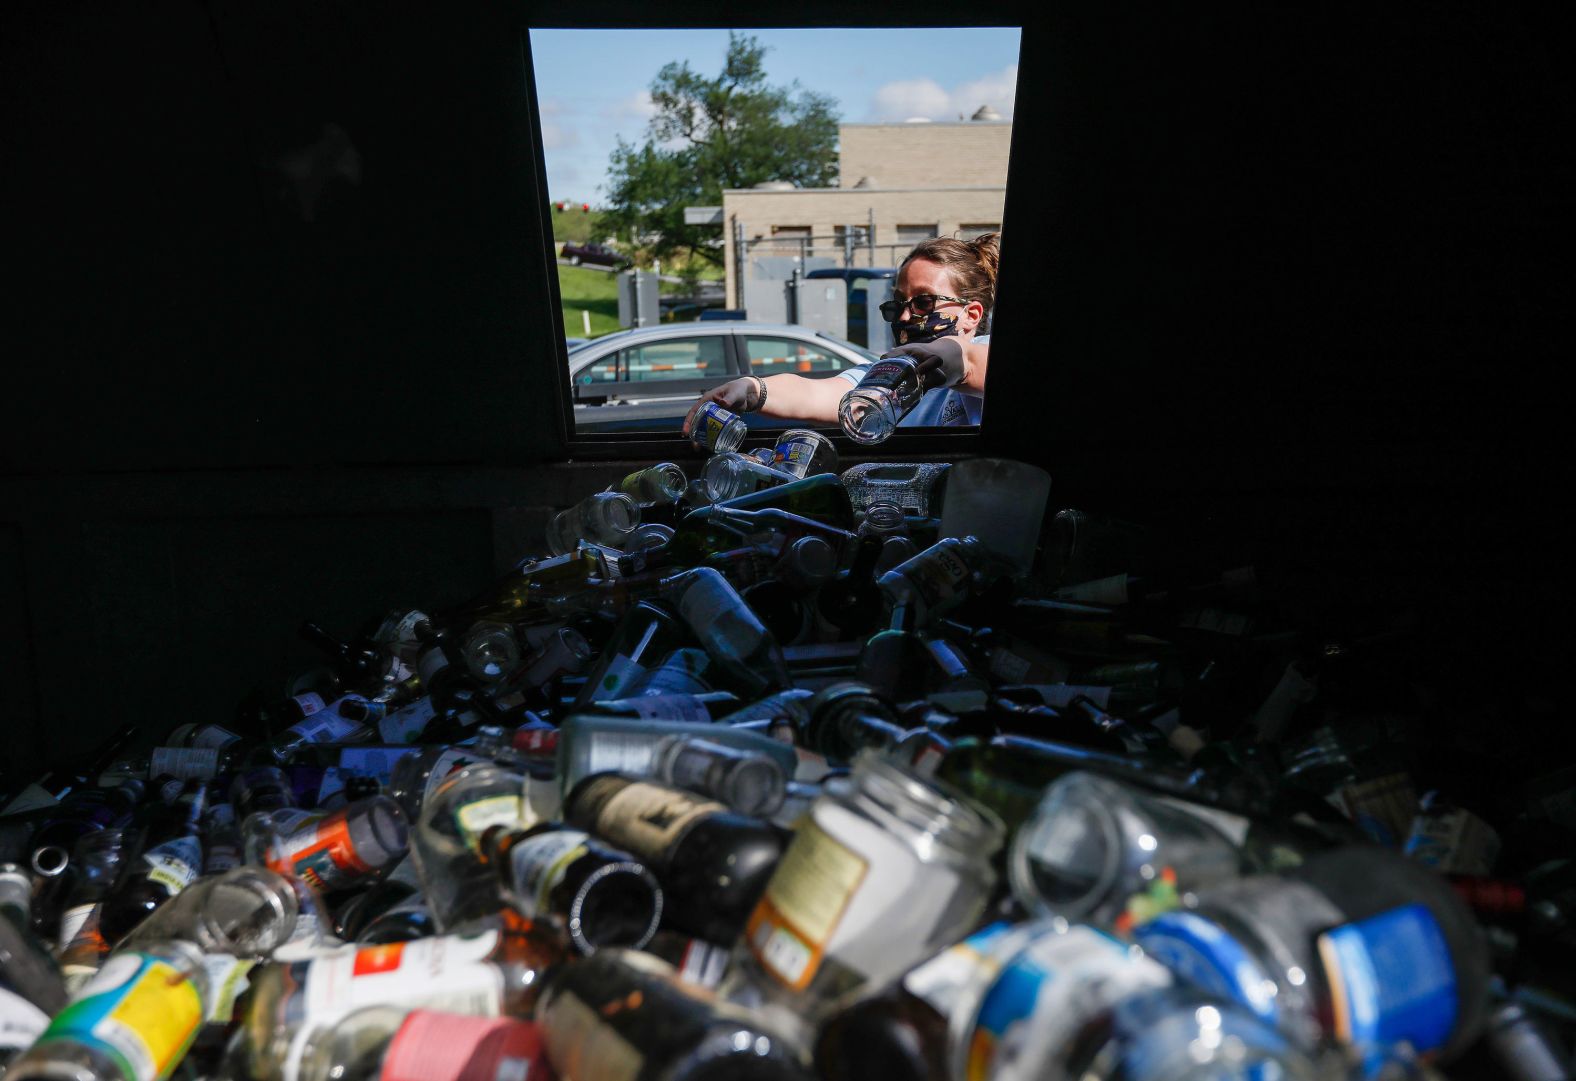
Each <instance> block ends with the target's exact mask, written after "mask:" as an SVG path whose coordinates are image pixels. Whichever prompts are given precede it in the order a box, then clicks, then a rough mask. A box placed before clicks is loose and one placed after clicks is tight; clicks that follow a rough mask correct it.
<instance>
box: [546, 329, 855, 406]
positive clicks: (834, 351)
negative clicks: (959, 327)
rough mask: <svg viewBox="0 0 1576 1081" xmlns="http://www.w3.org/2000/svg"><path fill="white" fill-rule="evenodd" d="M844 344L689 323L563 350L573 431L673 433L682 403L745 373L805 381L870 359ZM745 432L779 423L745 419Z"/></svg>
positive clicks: (797, 333) (822, 337)
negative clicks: (800, 377)
mask: <svg viewBox="0 0 1576 1081" xmlns="http://www.w3.org/2000/svg"><path fill="white" fill-rule="evenodd" d="M874 359H875V354H873V353H871V352H869V351H868V350H866V349H861V348H860V347H859V346H857V345H854V344H853V343H852V342H847V341H844V340H843V339H841V338H834V337H832V336H831V335H830V334H823V333H822V332H820V331H817V330H811V329H810V328H808V327H801V326H794V325H793V324H789V323H759V322H747V321H745V322H732V321H716V322H696V323H682V324H668V325H661V326H655V327H644V328H641V329H638V330H623V331H619V332H617V333H615V334H608V335H605V336H603V337H601V338H595V339H593V340H591V341H590V342H588V343H586V344H585V345H582V346H579V347H577V348H574V349H571V350H570V351H569V380H570V385H571V386H572V387H573V394H574V408H575V427H576V430H577V431H581V432H586V431H593V432H594V431H613V430H618V429H621V428H626V429H642V430H646V431H652V430H657V431H663V430H673V431H677V429H678V426H679V425H680V424H681V423H682V422H683V420H684V415H685V413H687V412H688V411H689V407H690V405H691V404H692V403H693V402H694V401H695V399H696V398H697V397H699V396H700V395H701V394H702V393H704V392H705V391H707V390H710V389H711V388H712V387H714V386H716V385H717V384H719V383H725V382H727V381H728V380H729V379H736V378H738V377H739V376H741V375H744V374H746V373H748V374H753V375H763V376H764V375H776V374H778V373H779V372H793V373H795V374H798V375H804V376H808V377H810V378H812V379H819V378H826V377H829V376H833V375H836V374H837V373H838V372H840V371H842V370H843V369H845V368H849V367H852V366H853V365H856V364H861V363H864V362H866V361H870V360H874ZM745 419H746V421H747V422H749V423H750V424H751V426H752V427H759V426H771V425H772V424H774V423H775V424H777V425H778V426H782V424H781V422H772V421H766V420H764V419H762V418H759V417H755V416H754V415H753V414H752V415H750V416H747V417H746V418H745Z"/></svg>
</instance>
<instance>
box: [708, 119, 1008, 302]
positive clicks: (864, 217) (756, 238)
mask: <svg viewBox="0 0 1576 1081" xmlns="http://www.w3.org/2000/svg"><path fill="white" fill-rule="evenodd" d="M975 116H976V119H974V120H970V121H962V122H958V123H915V122H910V123H900V124H843V125H841V126H840V127H839V129H838V172H839V177H838V181H839V182H838V186H837V187H835V188H795V187H792V186H790V185H786V184H770V183H768V184H761V185H757V186H756V187H754V188H731V189H728V190H726V191H724V192H723V194H722V207H721V212H720V214H719V215H716V216H714V217H713V218H712V220H715V221H718V222H719V223H720V224H721V225H722V227H723V239H724V241H725V244H724V247H725V249H726V253H727V255H726V266H727V282H728V305H729V306H730V307H738V306H740V299H739V298H740V291H739V288H738V267H737V264H738V260H739V258H740V254H741V251H743V252H746V253H749V254H772V255H797V254H808V255H830V256H834V257H837V258H839V259H842V258H844V257H845V256H846V257H849V258H851V261H852V262H853V263H854V265H857V266H892V265H895V264H896V263H897V262H898V261H899V260H900V259H901V258H902V257H903V255H904V254H906V253H907V251H908V249H910V248H912V247H913V246H914V244H916V243H917V242H919V241H920V240H923V239H925V238H927V237H932V236H950V235H954V234H956V235H958V236H963V237H973V236H975V235H977V234H979V233H983V232H989V231H992V230H997V229H1000V228H1001V218H1002V208H1003V206H1004V204H1005V202H1006V194H1007V151H1008V146H1009V144H1010V142H1011V138H1012V124H1011V122H1010V121H1003V120H997V119H994V118H993V117H994V113H991V112H990V111H989V110H987V109H981V110H980V112H979V113H976V114H975ZM746 258H748V254H747V255H746Z"/></svg>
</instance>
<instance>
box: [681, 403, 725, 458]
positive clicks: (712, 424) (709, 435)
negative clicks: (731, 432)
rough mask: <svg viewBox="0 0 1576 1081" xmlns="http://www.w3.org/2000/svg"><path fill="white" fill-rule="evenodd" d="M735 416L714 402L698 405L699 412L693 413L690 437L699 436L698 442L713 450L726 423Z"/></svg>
mask: <svg viewBox="0 0 1576 1081" xmlns="http://www.w3.org/2000/svg"><path fill="white" fill-rule="evenodd" d="M736 419H737V418H736V417H735V416H734V415H733V414H732V413H730V412H728V411H727V410H726V409H724V408H723V407H722V406H720V405H718V404H717V403H716V402H707V403H706V404H705V405H703V406H701V407H700V412H699V413H697V414H696V415H695V423H694V425H693V426H692V427H691V429H690V432H691V439H693V438H694V437H695V436H696V435H699V436H700V442H701V444H702V445H703V446H705V447H706V448H707V449H708V450H715V449H716V446H717V440H719V439H721V438H722V433H723V432H724V431H726V430H727V427H728V424H729V423H730V422H732V421H734V420H736Z"/></svg>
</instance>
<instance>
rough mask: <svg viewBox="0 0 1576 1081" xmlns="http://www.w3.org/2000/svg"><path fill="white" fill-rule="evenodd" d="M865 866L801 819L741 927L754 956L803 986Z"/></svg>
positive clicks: (812, 973) (792, 983)
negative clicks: (770, 877) (745, 924)
mask: <svg viewBox="0 0 1576 1081" xmlns="http://www.w3.org/2000/svg"><path fill="white" fill-rule="evenodd" d="M868 869H869V864H868V863H867V862H866V861H865V859H864V858H863V857H862V856H860V855H859V854H858V853H857V852H853V851H851V850H849V849H848V848H846V847H845V846H843V845H842V844H840V843H839V842H838V841H836V840H835V839H834V838H832V837H831V835H829V834H828V833H827V832H826V831H825V830H823V829H822V828H821V827H820V826H819V825H817V824H816V823H815V822H814V820H808V821H806V822H805V823H804V824H803V825H802V826H801V827H800V828H799V832H798V833H797V834H795V835H794V839H793V843H792V844H790V845H789V846H788V851H787V852H785V853H784V854H783V858H782V862H781V863H779V864H778V865H777V870H776V871H775V872H774V873H773V874H772V879H771V882H769V883H768V884H767V886H766V895H765V896H764V897H762V898H761V900H760V903H759V904H757V905H756V906H755V911H754V912H753V913H752V914H751V915H750V920H749V925H748V926H747V927H746V928H745V937H746V940H747V941H748V942H749V944H750V948H751V950H752V952H753V953H754V954H755V956H756V959H757V960H759V961H760V962H761V964H762V965H764V966H765V967H766V969H767V970H768V971H769V972H771V973H772V974H773V975H775V976H776V977H777V978H778V979H780V980H782V981H783V982H784V983H786V984H787V985H788V986H790V987H792V988H794V989H795V990H803V989H804V988H805V987H807V986H808V985H809V983H810V981H811V980H812V979H813V978H814V977H815V973H816V970H817V969H819V968H820V967H821V959H822V957H823V956H824V955H825V952H826V944H827V942H828V941H829V940H830V939H831V937H832V932H833V931H834V930H836V928H837V923H838V921H839V920H841V919H842V918H843V913H844V912H845V911H846V910H847V908H848V903H849V902H850V901H851V900H853V896H854V894H855V892H857V891H858V889H859V885H860V883H861V882H863V881H864V878H865V872H866V871H867V870H868Z"/></svg>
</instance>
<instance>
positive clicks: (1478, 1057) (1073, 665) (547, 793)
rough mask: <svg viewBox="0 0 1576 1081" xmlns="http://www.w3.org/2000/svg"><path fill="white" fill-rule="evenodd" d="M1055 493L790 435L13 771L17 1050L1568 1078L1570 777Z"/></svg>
mask: <svg viewBox="0 0 1576 1081" xmlns="http://www.w3.org/2000/svg"><path fill="white" fill-rule="evenodd" d="M733 419H734V418H729V417H726V416H723V417H721V418H715V417H714V418H711V421H714V423H713V422H708V423H707V424H701V425H697V437H696V438H697V444H698V445H700V446H702V447H703V449H705V450H707V451H711V450H714V449H715V447H716V446H717V445H718V444H719V442H720V444H721V445H723V446H728V447H732V448H738V447H739V446H740V445H741V443H742V438H743V432H742V431H740V430H737V429H736V428H735V427H732V426H730V424H731V421H732V420H733ZM1048 492H1049V478H1048V477H1047V476H1046V475H1045V474H1044V473H1043V472H1042V471H1041V470H1039V469H1036V468H1034V467H1032V466H1028V465H1024V464H1022V463H1017V462H1010V461H1001V460H990V459H973V460H966V461H962V462H958V463H956V464H952V465H948V464H941V463H910V464H902V463H885V464H879V465H862V466H856V467H853V468H850V469H847V470H845V471H843V472H841V473H840V474H839V472H838V471H837V469H836V461H835V454H834V452H833V450H832V447H831V445H830V444H829V443H827V441H826V440H825V439H824V438H823V437H821V436H820V435H818V434H817V433H814V432H809V431H790V432H787V433H784V434H783V435H782V436H780V437H779V438H777V439H776V440H775V442H774V444H773V446H772V447H770V448H765V449H763V450H762V451H761V452H758V453H746V452H743V451H741V450H739V449H728V450H724V451H721V452H718V453H715V454H711V455H710V457H709V458H707V460H706V461H705V462H704V467H703V468H702V469H700V470H699V471H698V473H697V475H696V476H695V477H694V479H691V478H690V477H689V476H687V475H686V473H685V472H684V471H683V470H682V469H681V468H679V467H678V466H676V465H673V464H668V463H665V464H661V465H657V466H653V467H651V468H649V469H643V470H641V471H639V472H637V473H634V474H632V475H631V476H629V477H628V478H626V479H625V480H624V481H623V482H622V484H620V485H618V486H616V487H615V488H613V489H610V490H609V491H606V492H600V493H596V494H593V495H590V496H589V497H587V498H586V499H585V500H584V501H583V502H581V503H579V504H578V505H576V506H574V507H572V508H570V509H568V510H566V511H565V512H564V513H562V514H561V515H559V516H558V517H557V518H556V519H555V520H554V521H553V522H552V524H551V527H550V529H549V531H548V538H547V545H548V548H549V551H547V552H544V553H542V554H541V555H539V556H533V557H531V558H527V559H525V560H523V561H521V562H520V563H519V564H518V566H517V567H516V568H515V569H514V570H513V572H512V573H510V574H509V575H507V576H506V577H504V578H503V579H502V580H501V581H499V582H497V583H496V584H495V585H494V586H492V587H491V588H490V589H488V590H487V591H485V592H484V593H483V594H482V595H480V596H477V597H474V598H472V599H471V600H469V601H468V602H466V603H464V604H460V605H453V606H449V607H448V609H447V610H442V611H438V610H434V611H431V612H423V611H414V610H412V611H394V612H391V613H389V614H388V615H387V617H386V618H379V619H376V620H373V621H372V622H371V623H369V625H368V626H367V627H366V628H365V629H364V631H363V633H361V634H359V635H357V636H356V637H354V638H353V639H352V640H351V641H349V642H342V641H339V640H337V639H336V638H334V637H332V636H331V635H329V634H327V633H326V632H324V631H323V630H322V629H320V628H318V627H316V626H313V625H306V626H304V627H303V628H302V630H303V634H304V635H305V636H306V637H307V638H309V639H310V640H311V641H313V642H315V643H316V644H317V645H318V646H320V647H321V648H322V649H323V650H324V651H325V653H326V655H327V663H326V664H325V665H324V666H323V667H322V668H320V669H317V670H314V671H312V672H309V673H306V674H305V675H303V676H302V677H301V678H300V679H299V680H298V681H296V683H294V684H293V685H292V686H291V687H289V688H288V693H284V694H280V695H278V696H277V697H271V696H268V695H252V696H250V697H249V698H248V699H247V700H246V701H245V702H244V703H243V704H242V706H241V707H240V708H239V709H238V710H237V711H236V714H235V716H233V717H225V718H187V721H188V722H189V723H184V724H182V725H180V726H179V727H177V728H175V729H174V730H173V731H170V732H168V733H154V734H153V735H155V736H156V737H157V739H158V745H157V746H155V747H153V748H152V749H151V751H150V752H149V753H146V754H138V753H136V745H135V743H134V741H133V736H134V733H133V732H130V731H127V732H123V733H121V736H120V737H119V738H117V739H116V740H115V741H113V742H112V743H111V744H110V745H109V746H107V747H105V748H104V749H103V751H102V752H101V753H100V754H98V755H97V756H96V757H95V759H94V760H93V761H90V762H75V763H66V764H63V765H61V766H60V767H59V768H57V769H55V770H54V771H52V772H51V773H50V774H49V775H47V776H45V777H43V778H38V779H36V780H35V781H34V782H33V783H31V784H29V785H27V786H26V787H25V788H23V789H21V790H20V791H18V792H14V793H10V794H8V795H7V797H6V803H5V805H4V808H3V815H0V865H3V866H0V1073H3V1074H4V1076H5V1077H6V1078H8V1079H13V1081H20V1079H22V1078H29V1079H32V1078H46V1077H47V1078H84V1079H85V1078H115V1079H124V1081H132V1079H135V1081H149V1079H154V1078H165V1077H171V1076H180V1077H189V1078H259V1079H290V1081H328V1079H334V1081H350V1079H361V1078H366V1079H370V1078H382V1079H385V1081H397V1079H417V1078H422V1079H433V1078H441V1079H451V1078H453V1079H458V1078H467V1079H483V1078H486V1079H496V1081H502V1079H506V1078H507V1079H511V1081H520V1079H528V1081H539V1079H544V1078H552V1077H559V1078H563V1079H565V1081H630V1079H634V1078H640V1079H653V1081H654V1079H658V1078H661V1079H669V1081H681V1079H682V1081H691V1079H697V1081H698V1079H703V1078H704V1079H708V1081H711V1079H730V1078H740V1079H745V1078H751V1079H753V1078H767V1079H770V1078H785V1079H787V1078H801V1079H808V1078H815V1077H821V1078H826V1079H833V1081H841V1079H849V1081H853V1079H894V1081H906V1079H916V1081H917V1079H925V1081H965V1079H969V1081H972V1079H987V1078H993V1079H1003V1081H1005V1079H1023V1081H1058V1079H1068V1081H1073V1079H1080V1081H1082V1079H1113V1081H1114V1079H1126V1081H1140V1079H1143V1081H1159V1079H1184V1078H1186V1079H1192V1078H1198V1079H1204V1078H1209V1079H1218V1078H1242V1079H1245V1081H1270V1079H1334V1078H1342V1079H1364V1081H1368V1079H1386V1078H1412V1077H1451V1078H1467V1077H1477V1076H1482V1077H1514V1078H1518V1079H1539V1081H1544V1079H1552V1078H1558V1077H1568V1076H1569V1069H1570V1065H1571V1053H1570V1037H1571V1033H1572V1019H1573V1017H1576V1010H1573V1008H1572V1003H1573V1001H1576V995H1573V990H1576V981H1573V978H1572V977H1573V974H1576V964H1573V961H1576V950H1573V948H1572V947H1573V945H1576V928H1573V925H1572V922H1571V916H1572V913H1573V912H1576V907H1573V906H1576V871H1573V862H1572V855H1573V852H1576V849H1573V848H1572V847H1571V846H1570V845H1569V839H1570V837H1571V836H1572V832H1571V831H1572V827H1573V826H1576V822H1573V820H1572V819H1573V817H1576V815H1573V810H1572V808H1573V807H1576V798H1573V793H1576V773H1573V772H1572V771H1570V770H1564V771H1560V770H1549V769H1546V768H1545V769H1543V770H1542V771H1538V770H1532V771H1530V772H1528V773H1526V774H1523V775H1522V776H1520V777H1518V778H1517V781H1518V784H1519V783H1520V782H1525V785H1522V786H1521V787H1517V788H1516V791H1515V792H1513V793H1512V792H1493V791H1488V792H1485V791H1484V786H1482V785H1479V786H1477V787H1473V786H1472V785H1470V784H1467V783H1465V782H1463V781H1462V778H1463V777H1469V776H1470V775H1471V773H1470V770H1469V769H1467V768H1464V767H1465V765H1466V763H1465V762H1464V760H1463V758H1462V757H1461V756H1457V757H1456V758H1451V757H1449V756H1448V755H1446V754H1444V753H1443V751H1441V750H1440V748H1442V747H1446V746H1447V745H1448V740H1447V739H1446V738H1445V734H1444V733H1435V734H1434V735H1435V736H1436V737H1437V738H1434V739H1432V740H1430V739H1428V738H1423V735H1424V733H1420V731H1419V727H1420V726H1423V725H1426V724H1427V723H1428V722H1429V718H1430V714H1429V712H1428V708H1427V704H1426V703H1422V704H1419V702H1418V701H1417V700H1415V699H1416V696H1415V695H1412V696H1410V697H1409V692H1408V691H1407V689H1406V682H1405V680H1404V679H1403V678H1401V673H1399V672H1398V670H1397V669H1396V665H1395V664H1394V663H1393V662H1394V658H1395V657H1396V656H1397V655H1398V654H1396V652H1395V649H1394V647H1395V643H1396V642H1397V641H1401V640H1404V638H1405V630H1404V628H1402V629H1399V630H1397V629H1396V628H1387V627H1378V628H1375V627H1373V626H1367V627H1365V626H1362V625H1361V621H1355V622H1354V621H1346V622H1344V623H1343V621H1341V620H1337V619H1333V618H1330V613H1329V612H1327V611H1324V610H1321V609H1320V608H1319V606H1318V604H1317V603H1316V601H1317V590H1316V589H1310V588H1308V586H1307V584H1306V583H1302V584H1299V583H1296V582H1293V581H1290V580H1282V581H1280V582H1278V583H1277V582H1276V581H1274V580H1270V579H1268V578H1267V577H1266V575H1264V574H1262V573H1260V574H1255V573H1254V571H1252V570H1250V569H1246V568H1244V569H1237V570H1228V571H1226V572H1225V573H1198V572H1196V571H1194V572H1190V571H1189V570H1188V569H1186V568H1178V567H1176V566H1170V567H1167V566H1166V565H1165V564H1164V563H1163V562H1161V561H1159V560H1157V559H1156V558H1155V555H1154V551H1153V549H1154V547H1155V546H1154V545H1153V544H1152V543H1150V542H1149V541H1148V540H1146V538H1145V537H1144V536H1143V534H1142V532H1141V531H1139V530H1137V529H1136V528H1135V527H1133V526H1130V525H1128V524H1125V523H1123V522H1119V521H1113V520H1109V519H1101V518H1098V517H1095V516H1091V515H1088V514H1084V513H1081V512H1079V511H1076V510H1072V509H1060V510H1055V511H1054V513H1051V512H1050V511H1051V508H1050V507H1049V506H1048ZM1310 598H1311V599H1310ZM1436 752H1437V753H1436ZM1468 757H1469V756H1468ZM1455 767H1462V768H1455ZM1501 787H1514V786H1504V785H1502V786H1501Z"/></svg>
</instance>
